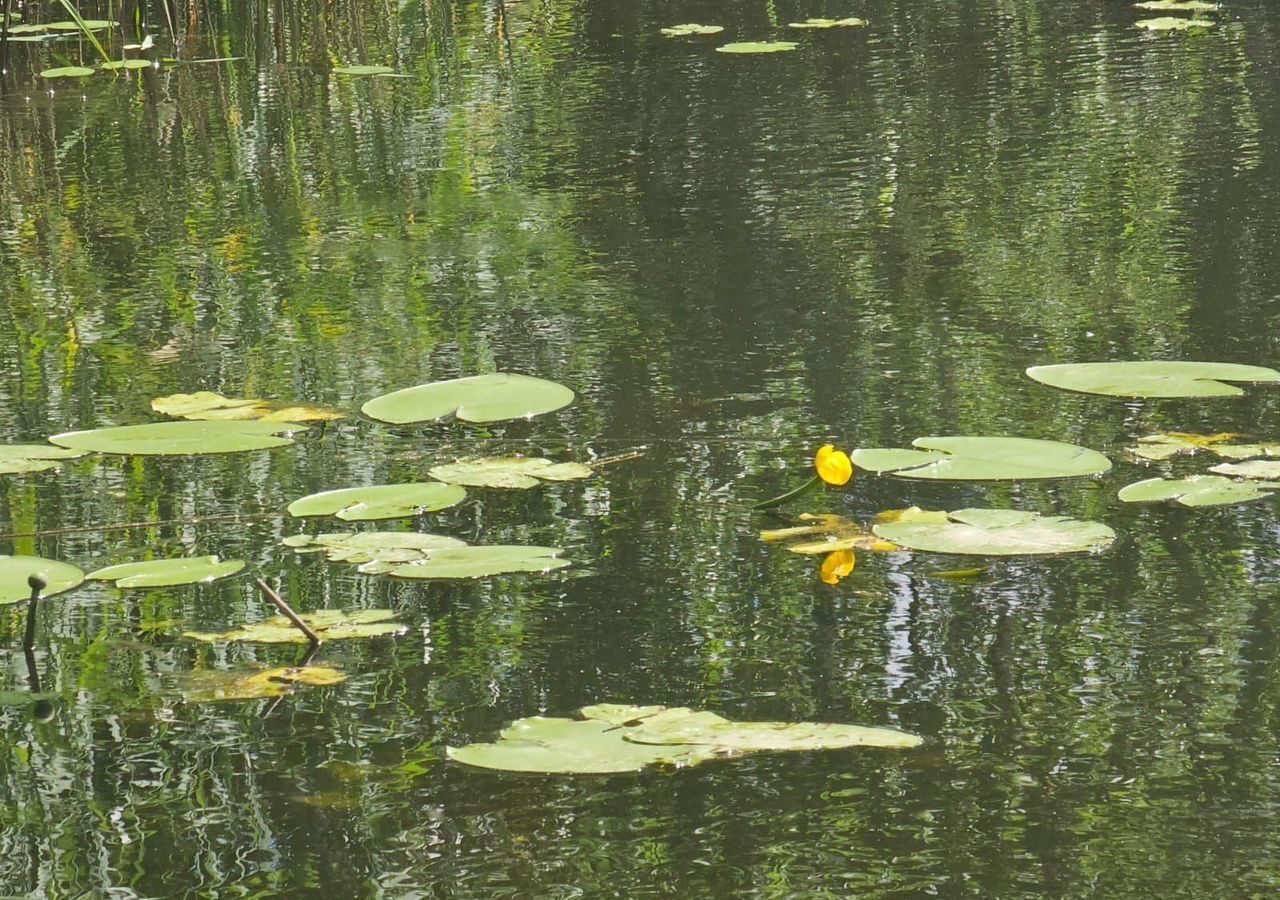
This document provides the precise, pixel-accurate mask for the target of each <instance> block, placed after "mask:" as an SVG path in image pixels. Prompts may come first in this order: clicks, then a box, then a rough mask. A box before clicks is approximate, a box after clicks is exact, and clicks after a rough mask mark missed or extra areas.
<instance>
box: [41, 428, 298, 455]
mask: <svg viewBox="0 0 1280 900" xmlns="http://www.w3.org/2000/svg"><path fill="white" fill-rule="evenodd" d="M306 427H307V426H305V425H296V424H294V423H292V422H155V423H152V424H150V425H121V426H117V427H115V428H95V429H93V430H91V431H68V432H66V433H65V434H55V435H54V436H53V437H51V438H49V440H50V441H51V442H53V443H55V444H57V445H58V446H60V447H70V448H71V449H73V450H85V451H91V452H94V453H113V454H118V455H121V456H186V455H195V454H203V453H239V452H241V451H244V450H267V449H270V448H272V447H283V446H286V445H288V444H292V443H293V441H292V440H291V439H290V438H288V437H281V435H283V434H286V433H288V432H292V431H305V430H306Z"/></svg>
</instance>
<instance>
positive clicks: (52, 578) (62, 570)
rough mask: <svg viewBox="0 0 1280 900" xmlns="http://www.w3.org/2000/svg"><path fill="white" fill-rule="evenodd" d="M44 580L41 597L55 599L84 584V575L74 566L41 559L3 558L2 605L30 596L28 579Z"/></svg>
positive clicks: (0, 570)
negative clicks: (55, 596)
mask: <svg viewBox="0 0 1280 900" xmlns="http://www.w3.org/2000/svg"><path fill="white" fill-rule="evenodd" d="M33 575H34V576H36V577H38V578H40V579H41V580H43V581H44V583H45V586H44V587H43V588H42V589H41V590H40V597H41V598H44V597H52V596H53V595H54V594H61V593H62V592H63V591H69V590H71V589H72V588H74V587H79V586H80V584H81V583H82V582H83V581H84V572H81V571H80V570H79V569H77V568H76V567H75V566H72V565H68V564H67V563H64V562H58V561H57V560H54V559H45V558H44V557H42V556H0V604H6V603H18V602H20V601H22V600H26V599H27V598H28V597H30V596H31V585H30V584H29V583H28V582H27V579H28V578H31V577H32V576H33Z"/></svg>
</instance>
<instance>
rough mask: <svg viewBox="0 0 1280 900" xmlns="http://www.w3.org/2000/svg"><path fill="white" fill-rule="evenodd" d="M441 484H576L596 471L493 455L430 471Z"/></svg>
mask: <svg viewBox="0 0 1280 900" xmlns="http://www.w3.org/2000/svg"><path fill="white" fill-rule="evenodd" d="M427 474H428V475H430V476H431V477H432V478H435V479H437V480H438V481H445V482H448V483H449V484H465V485H468V486H469V487H491V488H531V487H537V486H538V484H539V482H541V481H576V480H578V479H580V478H590V477H591V476H592V475H594V474H595V471H594V470H593V469H592V468H591V467H590V466H585V465H583V464H582V463H553V462H552V461H551V460H549V459H543V458H541V457H537V456H493V457H487V458H484V459H462V460H458V461H457V462H455V463H449V464H448V465H443V466H436V467H434V468H432V469H430V470H428V472H427Z"/></svg>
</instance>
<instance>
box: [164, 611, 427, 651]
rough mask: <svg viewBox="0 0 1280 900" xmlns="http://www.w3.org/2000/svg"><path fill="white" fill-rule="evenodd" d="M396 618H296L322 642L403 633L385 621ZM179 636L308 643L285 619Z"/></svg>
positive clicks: (380, 614)
mask: <svg viewBox="0 0 1280 900" xmlns="http://www.w3.org/2000/svg"><path fill="white" fill-rule="evenodd" d="M395 615H396V614H395V612H394V611H393V610H390V609H359V610H353V611H351V612H343V611H342V610H339V609H325V610H321V611H319V612H313V613H307V614H305V615H301V616H299V617H298V618H300V619H302V621H304V622H306V623H307V625H308V627H310V628H311V630H312V631H314V632H315V633H316V635H317V636H319V638H320V640H322V641H345V640H354V639H359V638H371V637H378V636H380V635H384V634H403V633H404V631H405V630H406V629H405V626H404V625H403V624H401V623H400V622H391V621H388V620H389V619H394V618H395ZM182 636H183V637H187V638H191V639H192V640H197V641H204V642H205V643H209V644H213V643H221V642H224V641H246V642H248V643H252V644H305V643H308V640H307V637H306V635H304V634H303V633H302V631H301V630H300V629H298V628H297V627H296V626H294V624H293V623H292V622H290V621H289V620H288V619H286V618H285V617H284V616H272V617H271V618H270V619H267V620H265V621H263V622H259V623H257V624H256V625H246V626H244V627H243V628H235V629H232V630H231V631H225V632H220V633H214V632H205V631H186V632H183V635H182Z"/></svg>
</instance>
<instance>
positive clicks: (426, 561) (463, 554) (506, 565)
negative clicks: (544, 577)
mask: <svg viewBox="0 0 1280 900" xmlns="http://www.w3.org/2000/svg"><path fill="white" fill-rule="evenodd" d="M563 552H564V551H563V550H561V549H560V548H559V547H530V546H511V545H502V544H487V545H481V546H478V547H452V548H446V549H443V550H430V551H428V552H427V553H426V554H425V557H424V558H423V559H421V560H417V561H413V562H407V563H404V564H402V565H396V566H391V567H389V568H387V569H386V574H389V575H392V576H394V577H396V578H412V579H424V578H485V577H487V576H490V575H506V574H510V573H512V572H539V573H541V572H550V571H552V570H553V569H562V568H564V567H565V566H567V565H569V560H567V559H561V558H560V554H561V553H563ZM362 571H366V572H367V571H368V570H367V569H365V570H362ZM372 574H380V573H372Z"/></svg>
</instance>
